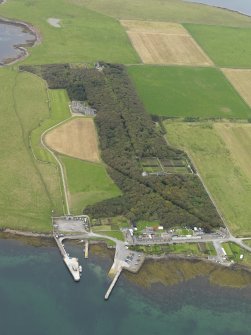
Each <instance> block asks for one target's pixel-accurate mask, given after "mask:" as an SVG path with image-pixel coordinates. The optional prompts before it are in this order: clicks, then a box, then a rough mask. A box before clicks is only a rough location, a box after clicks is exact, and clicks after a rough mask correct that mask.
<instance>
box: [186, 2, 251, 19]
mask: <svg viewBox="0 0 251 335" xmlns="http://www.w3.org/2000/svg"><path fill="white" fill-rule="evenodd" d="M186 1H189V2H197V3H204V4H207V5H211V6H217V7H222V8H227V9H230V10H234V11H237V12H240V13H242V14H246V15H250V16H251V1H250V0H186Z"/></svg>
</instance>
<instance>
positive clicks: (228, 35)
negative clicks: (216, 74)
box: [184, 24, 251, 68]
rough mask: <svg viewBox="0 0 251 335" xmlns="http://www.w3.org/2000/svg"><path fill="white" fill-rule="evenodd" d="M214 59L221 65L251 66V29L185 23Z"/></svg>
mask: <svg viewBox="0 0 251 335" xmlns="http://www.w3.org/2000/svg"><path fill="white" fill-rule="evenodd" d="M184 26H185V28H186V29H187V30H188V31H189V32H190V34H191V35H192V36H193V37H194V39H195V40H196V41H197V42H198V44H199V45H200V46H201V47H202V49H203V50H204V51H205V52H206V53H207V54H208V56H209V57H210V58H211V59H212V61H213V62H214V63H215V64H216V65H219V66H221V67H235V68H250V67H251V44H250V38H251V29H250V28H233V27H222V26H210V25H196V24H185V25H184Z"/></svg>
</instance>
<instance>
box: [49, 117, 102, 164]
mask: <svg viewBox="0 0 251 335" xmlns="http://www.w3.org/2000/svg"><path fill="white" fill-rule="evenodd" d="M44 139H45V143H46V145H47V146H49V147H50V148H51V149H52V150H54V151H56V152H58V153H61V154H63V155H67V156H70V157H73V158H79V159H82V160H87V161H90V162H99V161H100V157H99V149H98V138H97V132H96V128H95V124H94V120H93V119H92V118H87V117H77V118H76V117H75V118H72V119H71V120H69V121H68V122H65V123H64V124H62V125H60V126H58V127H56V128H54V129H52V130H51V131H49V132H48V133H47V134H46V135H45V137H44Z"/></svg>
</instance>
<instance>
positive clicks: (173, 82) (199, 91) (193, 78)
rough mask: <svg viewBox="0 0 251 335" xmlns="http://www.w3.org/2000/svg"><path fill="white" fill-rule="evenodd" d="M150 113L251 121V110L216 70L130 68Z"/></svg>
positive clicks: (178, 67) (179, 67) (138, 90)
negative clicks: (248, 119) (249, 118)
mask: <svg viewBox="0 0 251 335" xmlns="http://www.w3.org/2000/svg"><path fill="white" fill-rule="evenodd" d="M128 73H129V75H130V76H131V78H132V80H133V82H134V84H135V86H136V89H137V92H138V94H139V97H140V98H141V100H142V101H143V103H144V105H145V107H146V109H147V111H148V112H149V113H150V114H154V115H163V116H166V117H200V118H214V117H215V118H239V119H242V118H243V119H247V118H248V117H250V116H251V110H250V108H249V107H248V106H247V104H246V103H245V102H244V101H243V100H242V99H241V98H240V96H239V95H238V93H237V92H236V91H235V90H234V88H233V87H232V86H231V85H230V84H229V82H228V81H227V79H226V78H225V77H224V75H223V74H222V73H221V72H220V71H219V70H217V69H214V68H191V67H182V66H174V67H173V66H171V67H170V66H166V67H165V66H147V65H146V66H130V67H128Z"/></svg>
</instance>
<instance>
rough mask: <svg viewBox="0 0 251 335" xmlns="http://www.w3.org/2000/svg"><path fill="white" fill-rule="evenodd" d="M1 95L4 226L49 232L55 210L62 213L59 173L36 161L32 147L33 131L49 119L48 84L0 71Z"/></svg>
mask: <svg viewBox="0 0 251 335" xmlns="http://www.w3.org/2000/svg"><path fill="white" fill-rule="evenodd" d="M0 96H1V101H2V102H1V105H0V127H1V131H0V141H1V148H0V152H1V154H0V185H1V197H0V207H1V218H0V226H1V227H8V228H13V229H20V230H28V231H40V232H44V231H49V230H51V222H50V215H51V210H52V209H54V210H55V212H56V213H57V212H60V211H61V210H62V207H61V198H60V191H59V190H60V189H59V180H58V178H57V171H56V169H55V168H54V167H53V166H50V165H48V164H42V163H41V164H39V163H38V162H37V161H35V160H34V158H33V155H32V152H31V150H30V147H29V133H30V131H31V130H32V129H33V128H35V127H36V126H37V125H38V123H39V121H40V119H43V118H45V117H48V116H49V110H48V104H47V97H46V91H45V86H44V83H43V82H42V81H41V80H40V79H39V78H37V77H35V76H33V75H31V74H27V73H21V74H20V73H17V72H15V71H13V70H11V69H10V68H8V69H1V71H0ZM27 97H29V99H27Z"/></svg>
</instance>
